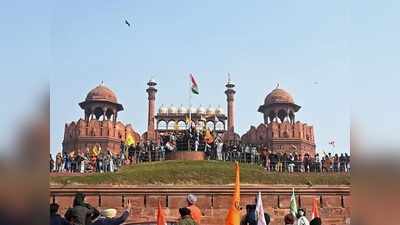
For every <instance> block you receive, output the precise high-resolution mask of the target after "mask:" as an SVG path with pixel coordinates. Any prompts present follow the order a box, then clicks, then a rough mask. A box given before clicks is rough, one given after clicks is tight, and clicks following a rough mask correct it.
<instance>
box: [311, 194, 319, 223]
mask: <svg viewBox="0 0 400 225" xmlns="http://www.w3.org/2000/svg"><path fill="white" fill-rule="evenodd" d="M316 217H319V210H318V198H314V199H313V202H312V210H311V220H312V219H314V218H316Z"/></svg>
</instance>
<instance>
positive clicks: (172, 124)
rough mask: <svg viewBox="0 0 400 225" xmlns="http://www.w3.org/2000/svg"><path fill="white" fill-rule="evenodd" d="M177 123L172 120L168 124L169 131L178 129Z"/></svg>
mask: <svg viewBox="0 0 400 225" xmlns="http://www.w3.org/2000/svg"><path fill="white" fill-rule="evenodd" d="M175 126H176V122H175V121H173V120H171V121H169V122H168V127H167V129H168V130H174V129H175V128H176V127H175Z"/></svg>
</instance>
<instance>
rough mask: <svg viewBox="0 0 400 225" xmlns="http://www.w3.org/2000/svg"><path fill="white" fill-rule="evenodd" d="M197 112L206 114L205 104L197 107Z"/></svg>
mask: <svg viewBox="0 0 400 225" xmlns="http://www.w3.org/2000/svg"><path fill="white" fill-rule="evenodd" d="M197 113H198V114H206V109H205V108H204V107H203V106H200V107H199V108H198V109H197Z"/></svg>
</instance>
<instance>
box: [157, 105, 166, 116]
mask: <svg viewBox="0 0 400 225" xmlns="http://www.w3.org/2000/svg"><path fill="white" fill-rule="evenodd" d="M158 113H160V114H167V113H168V108H167V107H165V106H164V105H161V107H160V109H158Z"/></svg>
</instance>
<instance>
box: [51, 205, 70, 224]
mask: <svg viewBox="0 0 400 225" xmlns="http://www.w3.org/2000/svg"><path fill="white" fill-rule="evenodd" d="M59 207H60V206H59V205H58V204H57V203H52V204H50V225H70V223H69V222H68V221H67V220H66V219H64V218H62V217H61V216H60V215H59V214H58V208H59Z"/></svg>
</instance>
